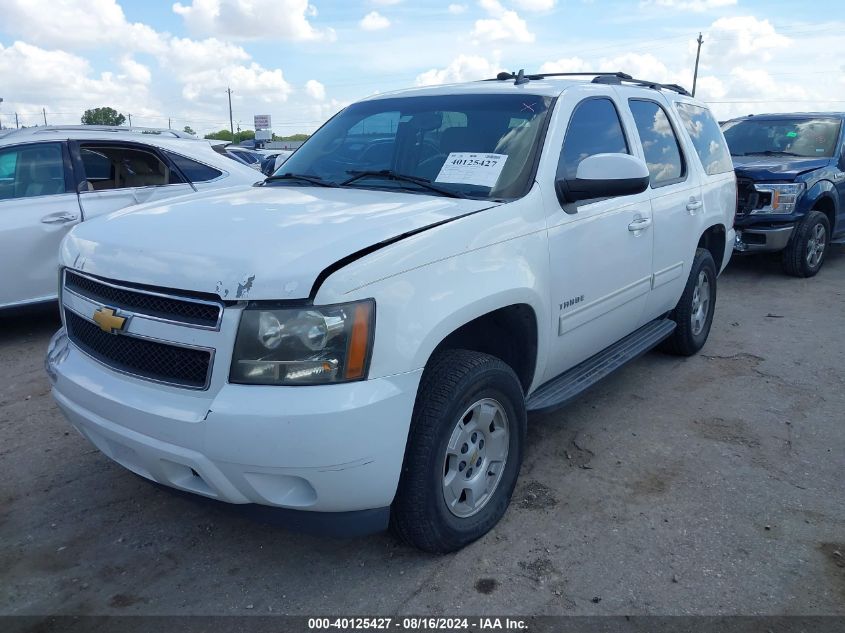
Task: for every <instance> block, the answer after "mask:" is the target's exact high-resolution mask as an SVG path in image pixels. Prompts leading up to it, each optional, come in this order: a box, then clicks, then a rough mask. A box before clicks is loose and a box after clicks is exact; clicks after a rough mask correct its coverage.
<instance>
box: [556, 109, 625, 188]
mask: <svg viewBox="0 0 845 633" xmlns="http://www.w3.org/2000/svg"><path fill="white" fill-rule="evenodd" d="M606 153H609V154H630V151H629V150H628V142H627V141H626V140H625V133H624V132H623V131H622V122H621V121H620V120H619V113H617V112H616V107H615V106H614V105H613V102H612V101H611V100H610V99H603V98H600V99H586V100H584V101H582V102H581V103H579V104H578V105H577V106H576V107H575V111H574V112H573V113H572V118H571V119H570V121H569V128H568V129H567V130H566V138H564V139H563V149H562V150H561V153H560V160H559V161H558V165H557V177H558V179H562V178H566V179H572V178H575V174H576V172H577V170H578V164H579V163H580V162H581V161H582V160H584V159H585V158H587V157H588V156H593V155H594V154H606Z"/></svg>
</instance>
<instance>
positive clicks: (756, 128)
mask: <svg viewBox="0 0 845 633" xmlns="http://www.w3.org/2000/svg"><path fill="white" fill-rule="evenodd" d="M839 125H840V123H839V121H838V120H837V119H826V118H817V119H805V118H801V119H768V120H767V119H743V120H741V121H728V122H727V123H726V124H725V126H724V128H723V132H724V133H725V140H726V141H727V142H728V147H730V148H731V154H732V155H733V156H747V155H749V154H783V155H785V156H803V157H813V158H830V157H831V156H833V155H834V153H835V151H836V141H837V140H838V139H839Z"/></svg>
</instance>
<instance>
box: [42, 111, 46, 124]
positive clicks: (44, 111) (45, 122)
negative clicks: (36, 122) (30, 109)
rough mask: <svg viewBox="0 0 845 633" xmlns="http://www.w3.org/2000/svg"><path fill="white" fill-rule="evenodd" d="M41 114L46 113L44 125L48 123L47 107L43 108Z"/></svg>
mask: <svg viewBox="0 0 845 633" xmlns="http://www.w3.org/2000/svg"><path fill="white" fill-rule="evenodd" d="M41 114H43V115H44V125H47V108H41Z"/></svg>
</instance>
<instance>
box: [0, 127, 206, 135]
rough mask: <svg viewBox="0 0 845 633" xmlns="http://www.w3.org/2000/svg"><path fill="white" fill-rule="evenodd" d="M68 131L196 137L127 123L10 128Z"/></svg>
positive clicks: (27, 131)
mask: <svg viewBox="0 0 845 633" xmlns="http://www.w3.org/2000/svg"><path fill="white" fill-rule="evenodd" d="M70 131H81V132H111V133H129V134H152V135H160V136H171V137H173V138H196V137H195V136H192V135H190V134H187V133H186V132H182V131H180V130H171V129H169V128H154V127H138V126H132V127H130V126H128V125H61V124H59V125H33V126H30V127H25V128H20V129H18V130H12V132H16V133H17V134H19V135H21V136H23V135H26V134H46V133H48V132H70ZM4 132H5V130H4Z"/></svg>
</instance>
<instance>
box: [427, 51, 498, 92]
mask: <svg viewBox="0 0 845 633" xmlns="http://www.w3.org/2000/svg"><path fill="white" fill-rule="evenodd" d="M501 71H502V65H501V63H500V62H499V59H498V55H496V57H495V58H494V59H493V60H489V59H487V58H486V57H481V56H479V55H459V56H458V57H456V58H455V59H453V60H452V61H451V63H449V65H448V66H446V67H445V68H432V69H431V70H427V71H426V72H424V73H421V74H419V75H417V79H416V82H415V83H416V85H418V86H431V85H436V84H448V83H460V82H463V81H475V80H476V79H489V78H491V77H495V76H496V75H497V74H498V73H499V72H501Z"/></svg>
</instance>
